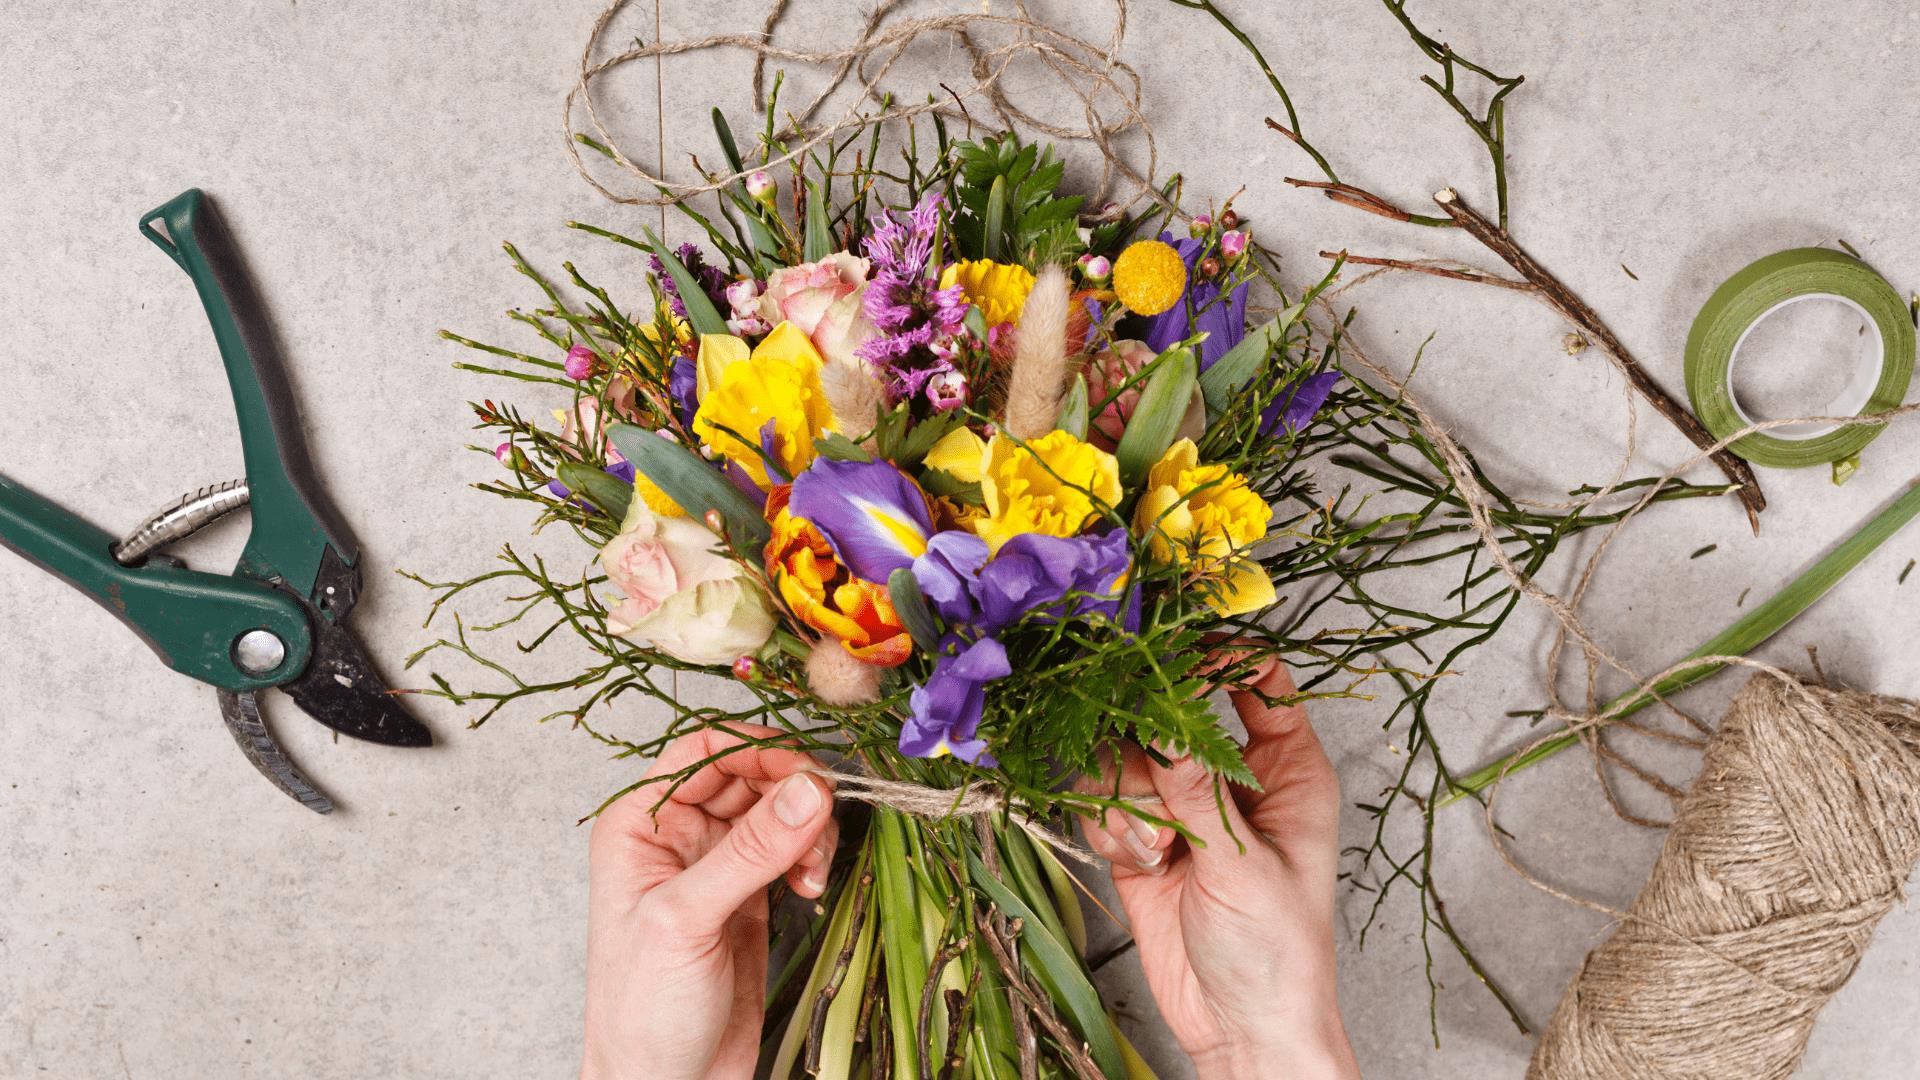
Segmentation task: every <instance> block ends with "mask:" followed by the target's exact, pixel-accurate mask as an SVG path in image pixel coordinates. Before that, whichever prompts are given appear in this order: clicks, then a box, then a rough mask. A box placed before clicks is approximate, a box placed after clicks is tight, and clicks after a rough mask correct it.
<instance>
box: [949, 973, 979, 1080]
mask: <svg viewBox="0 0 1920 1080" xmlns="http://www.w3.org/2000/svg"><path fill="white" fill-rule="evenodd" d="M980 971H981V969H980V966H979V965H978V964H975V965H974V968H973V977H972V978H969V979H968V980H967V988H966V990H965V991H964V992H962V991H960V990H953V989H949V990H948V991H947V1054H946V1060H945V1061H943V1062H942V1063H941V1065H940V1080H953V1070H955V1069H957V1068H959V1067H960V1063H961V1061H962V1060H963V1056H962V1054H961V1053H960V1033H961V1032H963V1031H965V1030H966V1027H967V1023H968V1022H969V1021H970V1020H972V1019H973V1002H974V997H975V996H976V994H977V992H978V991H979V989H980Z"/></svg>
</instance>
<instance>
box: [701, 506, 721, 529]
mask: <svg viewBox="0 0 1920 1080" xmlns="http://www.w3.org/2000/svg"><path fill="white" fill-rule="evenodd" d="M702 520H704V521H705V522H706V523H707V528H709V529H712V530H713V531H714V532H719V531H720V529H721V526H722V525H723V521H722V519H721V517H720V511H718V510H709V511H707V512H706V513H705V514H704V515H702Z"/></svg>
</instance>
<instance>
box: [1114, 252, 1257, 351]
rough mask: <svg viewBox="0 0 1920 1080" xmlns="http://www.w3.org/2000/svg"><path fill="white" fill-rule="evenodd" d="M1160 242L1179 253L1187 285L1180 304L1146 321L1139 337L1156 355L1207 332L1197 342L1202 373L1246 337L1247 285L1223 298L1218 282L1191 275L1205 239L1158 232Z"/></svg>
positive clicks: (1244, 284) (1237, 287)
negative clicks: (1184, 264)
mask: <svg viewBox="0 0 1920 1080" xmlns="http://www.w3.org/2000/svg"><path fill="white" fill-rule="evenodd" d="M1160 239H1161V240H1162V241H1163V242H1165V243H1167V244H1169V245H1171V246H1172V247H1173V249H1174V250H1175V251H1177V252H1179V253H1180V258H1181V259H1182V260H1183V261H1184V262H1185V263H1186V264H1187V281H1188V282H1190V284H1189V285H1188V286H1187V295H1186V296H1184V297H1182V298H1181V300H1180V302H1179V303H1177V304H1175V305H1173V306H1172V307H1170V308H1168V309H1167V310H1166V311H1163V312H1161V313H1160V314H1158V315H1155V316H1152V317H1151V318H1148V319H1147V320H1146V330H1145V332H1144V333H1142V334H1141V335H1140V338H1141V340H1143V341H1145V342H1146V343H1147V344H1148V345H1150V346H1152V347H1153V351H1154V352H1156V353H1158V352H1165V351H1166V350H1167V349H1168V348H1170V347H1172V346H1173V345H1175V344H1177V343H1179V342H1181V341H1185V340H1186V339H1187V338H1190V337H1192V336H1193V335H1194V334H1196V333H1199V332H1200V331H1202V330H1204V331H1206V333H1207V340H1205V341H1203V342H1201V343H1200V370H1201V371H1205V370H1207V369H1208V368H1210V367H1212V366H1213V362H1214V361H1215V360H1218V359H1220V358H1221V357H1222V356H1225V355H1226V354H1227V350H1229V349H1231V348H1233V347H1234V346H1235V345H1238V344H1240V339H1241V338H1243V337H1246V336H1247V284H1246V282H1241V283H1240V284H1239V285H1236V286H1234V288H1233V292H1232V293H1230V294H1229V295H1227V296H1225V297H1222V296H1221V295H1220V285H1219V283H1218V282H1215V281H1206V280H1202V279H1201V278H1200V277H1199V276H1198V275H1197V274H1196V273H1195V272H1194V270H1195V267H1196V266H1198V265H1199V262H1200V257H1201V253H1202V252H1203V251H1205V250H1206V247H1207V245H1206V242H1205V241H1204V240H1176V239H1174V237H1173V234H1172V233H1169V232H1163V233H1161V234H1160ZM1189 312H1191V313H1192V314H1191V315H1189Z"/></svg>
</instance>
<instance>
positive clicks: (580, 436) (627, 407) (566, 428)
mask: <svg viewBox="0 0 1920 1080" xmlns="http://www.w3.org/2000/svg"><path fill="white" fill-rule="evenodd" d="M638 396H639V388H638V387H635V386H634V385H633V383H631V382H629V381H628V380H626V379H624V378H622V377H620V376H618V375H616V376H614V377H613V380H612V382H610V383H609V384H608V388H607V408H608V410H609V411H611V413H612V414H613V420H614V422H615V423H618V422H619V421H622V420H633V419H636V418H637V417H638V416H639V415H640V414H639V410H638V409H637V408H636V407H635V402H636V400H637V398H638ZM554 415H556V416H558V417H559V419H560V441H561V442H564V443H568V444H571V445H573V446H577V447H579V448H580V449H582V450H595V449H597V450H598V451H599V452H600V453H602V454H604V455H605V456H606V459H607V464H609V465H618V464H619V463H621V462H622V461H625V460H627V459H626V458H623V457H621V456H620V451H618V450H615V449H614V448H613V443H612V442H611V441H610V440H608V439H607V436H606V431H605V428H606V425H605V424H604V423H602V421H601V417H600V399H599V398H597V397H594V396H593V395H591V394H582V395H580V400H579V401H577V402H575V403H574V406H573V411H572V412H563V411H561V410H559V409H555V410H554ZM596 443H598V444H599V445H598V446H597V447H596V446H595V444H596Z"/></svg>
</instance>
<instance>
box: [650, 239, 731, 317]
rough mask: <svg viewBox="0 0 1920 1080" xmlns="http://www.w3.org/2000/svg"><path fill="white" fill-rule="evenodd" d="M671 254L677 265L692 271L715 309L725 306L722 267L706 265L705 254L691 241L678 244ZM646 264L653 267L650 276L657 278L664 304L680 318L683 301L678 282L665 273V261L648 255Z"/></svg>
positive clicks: (725, 278) (683, 314) (683, 311)
mask: <svg viewBox="0 0 1920 1080" xmlns="http://www.w3.org/2000/svg"><path fill="white" fill-rule="evenodd" d="M673 257H674V258H676V259H679V260H680V265H681V266H684V267H686V268H687V272H688V273H689V274H692V275H693V280H695V281H697V282H699V283H700V291H701V292H704V293H706V294H707V299H708V300H711V301H713V306H714V307H715V308H716V309H718V310H721V311H725V310H727V296H726V288H727V272H726V271H725V270H723V269H721V268H720V267H718V266H708V265H707V257H706V256H705V255H702V254H701V253H700V249H699V248H698V247H695V246H694V245H692V244H681V245H680V246H679V247H678V248H676V249H674V252H673ZM647 265H648V266H649V267H650V268H651V269H652V270H653V276H654V279H655V280H657V281H659V282H660V291H661V292H664V293H666V294H667V305H668V306H669V307H671V308H672V309H673V313H674V315H675V316H677V317H679V318H682V319H684V318H686V317H687V305H686V304H685V303H684V302H682V301H681V299H680V286H679V285H677V284H675V283H674V280H673V275H671V274H669V273H667V264H666V263H663V262H661V261H660V256H658V255H649V256H647Z"/></svg>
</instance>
